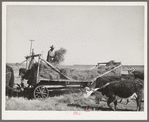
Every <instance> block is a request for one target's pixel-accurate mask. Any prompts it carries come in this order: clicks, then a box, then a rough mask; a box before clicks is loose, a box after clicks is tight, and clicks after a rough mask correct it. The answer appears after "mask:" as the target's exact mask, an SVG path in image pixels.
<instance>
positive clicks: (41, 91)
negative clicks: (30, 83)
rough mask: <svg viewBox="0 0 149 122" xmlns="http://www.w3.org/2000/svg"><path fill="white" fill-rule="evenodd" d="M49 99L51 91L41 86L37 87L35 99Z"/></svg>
mask: <svg viewBox="0 0 149 122" xmlns="http://www.w3.org/2000/svg"><path fill="white" fill-rule="evenodd" d="M47 97H49V91H48V89H47V88H46V87H45V86H43V85H39V86H37V87H35V89H34V98H37V99H38V98H39V99H40V98H42V99H44V98H47Z"/></svg>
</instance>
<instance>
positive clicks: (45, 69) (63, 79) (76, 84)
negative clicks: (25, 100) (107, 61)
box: [26, 54, 91, 98]
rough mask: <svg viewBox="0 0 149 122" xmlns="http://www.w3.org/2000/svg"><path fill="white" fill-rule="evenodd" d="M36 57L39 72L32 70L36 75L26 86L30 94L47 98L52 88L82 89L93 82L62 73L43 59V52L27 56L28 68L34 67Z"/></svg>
mask: <svg viewBox="0 0 149 122" xmlns="http://www.w3.org/2000/svg"><path fill="white" fill-rule="evenodd" d="M35 57H37V58H38V62H37V64H38V65H37V68H36V71H37V72H36V71H35V70H34V71H32V72H34V73H35V74H36V75H35V77H34V78H31V80H30V83H29V84H30V85H29V87H27V88H26V90H27V92H28V91H30V92H29V94H32V95H33V97H34V98H47V97H48V96H49V94H50V92H49V91H51V90H65V89H72V88H75V89H81V88H84V87H85V86H87V85H89V84H90V83H91V81H82V80H74V79H71V78H70V77H68V76H66V75H64V74H62V73H61V72H60V70H59V69H57V68H56V67H55V66H53V65H52V64H51V63H49V62H47V61H45V60H44V59H42V58H41V54H36V55H31V56H27V57H26V69H27V70H31V69H32V67H33V65H34V64H35V63H34V59H35ZM27 62H29V63H27ZM51 72H52V73H51ZM34 73H33V74H34ZM50 73H51V75H53V74H54V75H55V76H51V75H49V74H50ZM45 74H48V75H49V76H48V77H47V76H45ZM57 76H58V78H57ZM53 77H54V78H55V79H54V78H53ZM28 81H29V80H28Z"/></svg>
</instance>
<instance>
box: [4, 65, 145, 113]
mask: <svg viewBox="0 0 149 122" xmlns="http://www.w3.org/2000/svg"><path fill="white" fill-rule="evenodd" d="M22 67H24V66H23V65H22V66H16V65H12V68H13V69H14V75H15V83H19V84H20V78H19V76H18V74H19V68H22ZM67 68H68V67H67ZM71 68H72V67H71ZM79 68H80V67H79ZM128 68H129V66H127V67H125V70H126V69H128ZM139 69H140V70H143V67H139ZM24 83H25V85H27V83H26V81H25V82H24ZM53 94H55V95H54V96H53ZM107 99H108V98H106V97H105V96H104V98H103V100H102V101H100V102H99V104H96V101H95V96H94V95H92V96H90V97H89V98H84V97H83V94H82V92H81V91H80V90H67V91H54V93H52V92H50V97H49V98H47V99H44V100H38V99H32V100H28V99H27V98H22V97H20V98H17V97H13V98H10V99H8V98H6V104H5V105H6V107H5V108H6V110H38V111H39V110H40V111H43V110H44V111H86V110H88V111H111V109H110V108H109V107H108V106H107V102H106V101H107ZM126 102H127V101H126V99H123V101H122V102H121V103H119V102H118V105H117V111H135V110H136V107H137V104H136V101H135V100H131V101H130V102H129V103H128V104H127V105H126ZM111 106H113V104H111ZM141 111H144V102H142V108H141Z"/></svg>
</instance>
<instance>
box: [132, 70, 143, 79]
mask: <svg viewBox="0 0 149 122" xmlns="http://www.w3.org/2000/svg"><path fill="white" fill-rule="evenodd" d="M132 74H133V75H134V77H135V79H136V78H140V79H142V80H144V71H133V72H132Z"/></svg>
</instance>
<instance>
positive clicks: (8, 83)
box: [6, 65, 14, 97]
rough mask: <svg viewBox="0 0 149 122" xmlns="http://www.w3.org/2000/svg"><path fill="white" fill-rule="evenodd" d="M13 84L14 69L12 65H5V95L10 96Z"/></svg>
mask: <svg viewBox="0 0 149 122" xmlns="http://www.w3.org/2000/svg"><path fill="white" fill-rule="evenodd" d="M13 85H14V71H13V69H12V67H10V66H8V65H6V96H8V97H12V88H13Z"/></svg>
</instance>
